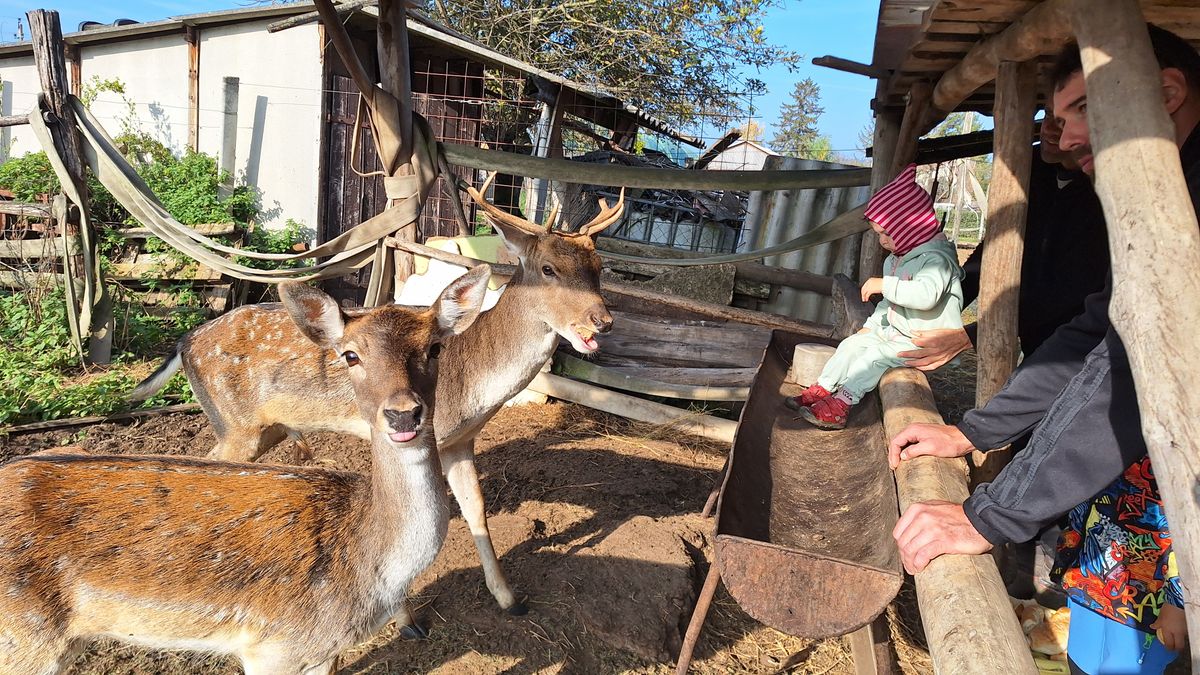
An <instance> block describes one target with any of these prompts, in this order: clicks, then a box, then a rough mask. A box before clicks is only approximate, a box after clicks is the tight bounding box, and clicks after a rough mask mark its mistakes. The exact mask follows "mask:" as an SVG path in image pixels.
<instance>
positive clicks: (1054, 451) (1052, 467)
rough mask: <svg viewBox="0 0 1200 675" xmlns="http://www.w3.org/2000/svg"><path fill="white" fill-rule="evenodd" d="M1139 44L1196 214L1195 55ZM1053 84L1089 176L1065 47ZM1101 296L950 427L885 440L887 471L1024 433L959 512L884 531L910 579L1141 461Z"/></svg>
mask: <svg viewBox="0 0 1200 675" xmlns="http://www.w3.org/2000/svg"><path fill="white" fill-rule="evenodd" d="M1150 38H1151V43H1152V45H1153V47H1154V53H1155V55H1156V57H1157V58H1158V62H1159V65H1160V66H1161V67H1162V83H1163V86H1162V91H1163V100H1164V104H1165V105H1166V109H1167V113H1168V114H1169V115H1170V117H1171V121H1172V123H1173V124H1174V126H1175V132H1176V138H1177V142H1178V143H1179V146H1180V159H1181V162H1182V165H1183V171H1184V176H1185V178H1186V180H1187V184H1188V188H1189V190H1190V192H1191V194H1192V199H1193V206H1196V207H1197V208H1198V210H1200V205H1197V204H1196V201H1197V197H1198V196H1200V132H1197V131H1196V129H1197V126H1198V123H1200V54H1197V53H1196V51H1195V50H1194V49H1193V48H1192V47H1191V46H1190V45H1188V43H1187V42H1185V41H1184V40H1182V39H1180V38H1179V37H1178V36H1176V35H1173V34H1171V33H1169V32H1167V31H1164V30H1161V29H1158V28H1155V27H1153V26H1152V27H1151V28H1150ZM1053 79H1054V82H1055V92H1054V112H1055V116H1056V117H1057V118H1058V119H1059V120H1062V122H1063V135H1062V141H1061V145H1062V148H1063V149H1064V150H1067V151H1070V152H1071V153H1072V154H1073V155H1074V157H1075V158H1076V159H1077V160H1078V161H1079V165H1080V168H1081V169H1082V170H1083V171H1084V172H1085V173H1088V174H1089V175H1090V174H1091V173H1092V168H1093V157H1092V151H1091V146H1090V143H1089V140H1088V126H1087V115H1086V113H1087V91H1086V85H1085V82H1084V79H1083V71H1082V67H1081V66H1080V62H1079V54H1078V50H1077V49H1072V50H1068V51H1067V52H1064V54H1063V55H1062V56H1061V57H1060V58H1059V62H1058V64H1057V65H1056V67H1055V69H1054V77H1053ZM1111 289H1112V279H1111V276H1110V278H1109V281H1108V283H1107V284H1106V286H1105V289H1104V290H1103V291H1101V292H1099V293H1096V294H1094V295H1092V296H1090V297H1089V298H1088V300H1087V302H1086V305H1085V310H1084V313H1083V314H1082V315H1080V316H1079V317H1077V318H1076V319H1075V320H1073V321H1072V322H1071V323H1069V324H1067V325H1066V326H1063V327H1061V328H1059V329H1058V330H1057V331H1056V332H1055V333H1054V335H1053V336H1052V337H1051V338H1050V339H1049V340H1048V341H1047V342H1046V343H1045V344H1044V345H1042V347H1041V348H1040V349H1038V350H1037V351H1036V352H1035V353H1034V354H1032V355H1031V356H1030V357H1029V358H1027V359H1026V360H1025V361H1024V362H1023V363H1022V364H1021V366H1020V368H1018V369H1017V371H1016V372H1015V373H1014V374H1013V376H1012V378H1011V379H1010V380H1009V382H1008V383H1007V384H1006V385H1005V387H1004V389H1003V390H1002V391H1001V392H1000V393H999V394H997V395H996V396H995V397H994V398H993V399H992V400H991V401H989V402H988V404H987V405H986V406H984V407H983V408H980V409H977V410H973V411H971V412H969V413H967V415H966V416H965V417H964V418H963V421H962V422H961V423H960V424H958V425H957V426H947V425H935V424H925V425H920V424H914V425H910V426H909V427H908V428H906V429H904V430H903V431H902V432H901V433H900V434H899V435H897V436H896V437H895V438H894V439H892V442H891V443H890V444H889V447H888V454H889V461H890V462H891V463H892V465H893V466H895V465H896V464H897V463H898V462H899V461H902V460H905V459H910V458H912V457H916V456H919V455H932V456H938V457H960V456H963V455H966V454H968V453H969V452H970V451H971V450H972V449H973V448H981V449H991V448H997V447H1002V446H1004V445H1006V444H1008V443H1010V442H1011V441H1013V440H1014V439H1016V438H1018V437H1020V436H1021V435H1022V434H1024V433H1025V432H1027V431H1029V430H1033V436H1032V438H1031V440H1030V442H1029V445H1028V446H1027V447H1026V448H1025V450H1024V451H1022V452H1020V453H1018V454H1017V455H1016V456H1015V457H1014V458H1013V461H1012V462H1011V463H1010V464H1009V465H1008V466H1007V467H1005V469H1004V470H1003V471H1002V472H1001V473H1000V475H999V476H998V477H997V478H996V480H995V481H994V482H992V483H986V484H983V485H980V486H979V487H978V488H976V490H975V492H974V493H973V494H972V495H971V497H970V498H969V499H967V501H966V502H965V503H963V504H962V505H959V504H952V503H949V502H922V503H919V504H914V505H913V506H911V507H910V508H909V509H908V510H907V511H905V513H904V515H903V516H902V517H901V518H900V522H898V523H897V524H896V528H895V530H894V532H893V534H894V536H895V537H896V542H897V544H898V545H899V547H900V554H901V559H902V560H903V562H904V566H905V568H906V569H908V570H909V571H910V572H913V573H915V572H919V571H920V570H922V569H924V568H925V566H926V565H928V564H929V561H930V560H932V559H933V558H936V557H937V556H940V555H943V554H946V553H967V554H977V553H983V552H985V551H988V550H990V549H991V548H992V547H993V546H996V545H999V544H1002V543H1007V542H1019V541H1025V540H1028V539H1030V538H1031V537H1033V536H1034V535H1035V534H1036V533H1037V532H1038V530H1040V529H1041V528H1043V527H1045V526H1046V525H1047V524H1048V523H1050V522H1053V521H1054V520H1055V519H1057V518H1058V517H1059V516H1060V515H1062V514H1063V513H1065V512H1067V511H1068V510H1070V509H1071V508H1072V507H1074V506H1075V505H1076V504H1078V503H1080V502H1082V501H1084V500H1085V499H1089V498H1091V497H1092V496H1094V495H1095V494H1097V493H1098V492H1100V491H1101V490H1102V489H1103V488H1104V487H1105V486H1107V485H1108V484H1109V483H1111V482H1112V481H1113V480H1114V479H1115V478H1116V477H1117V476H1119V475H1120V474H1121V472H1122V471H1124V469H1125V468H1126V467H1128V466H1129V465H1130V464H1132V463H1133V462H1135V461H1137V460H1138V459H1140V458H1141V457H1143V456H1145V455H1146V453H1147V449H1146V443H1145V440H1144V439H1143V438H1142V432H1141V424H1140V417H1139V414H1138V405H1137V398H1136V393H1135V390H1134V383H1133V373H1132V371H1131V369H1130V366H1129V359H1128V357H1127V355H1126V353H1125V348H1124V345H1123V344H1122V343H1121V338H1120V336H1119V335H1117V333H1116V331H1115V330H1114V329H1113V327H1112V324H1111V323H1110V322H1109V319H1108V304H1109V298H1110V296H1111Z"/></svg>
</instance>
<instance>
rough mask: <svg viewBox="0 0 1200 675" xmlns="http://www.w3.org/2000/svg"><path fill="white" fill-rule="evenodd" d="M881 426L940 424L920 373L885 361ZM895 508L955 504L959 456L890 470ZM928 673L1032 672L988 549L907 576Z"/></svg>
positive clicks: (961, 469) (963, 474)
mask: <svg viewBox="0 0 1200 675" xmlns="http://www.w3.org/2000/svg"><path fill="white" fill-rule="evenodd" d="M879 399H880V401H881V402H882V404H883V426H884V433H885V434H886V435H887V437H888V438H893V437H895V436H896V435H897V434H899V433H900V431H902V430H903V429H904V427H906V426H908V425H909V424H912V423H914V422H923V423H928V424H941V423H942V418H941V416H940V415H939V414H938V412H937V405H936V404H935V403H934V400H933V392H931V391H930V390H929V382H928V381H927V380H926V379H925V375H924V374H922V373H921V372H920V371H918V370H914V369H912V368H893V369H892V370H889V371H888V372H887V373H885V374H884V376H883V380H882V381H881V382H880V384H879ZM896 490H897V493H898V496H899V499H900V511H901V513H903V512H904V511H907V510H908V508H909V507H910V506H912V505H913V504H915V503H917V502H922V501H929V500H945V501H950V502H954V503H956V504H961V503H962V502H963V501H965V500H966V498H967V496H968V492H967V463H966V461H965V460H962V459H938V458H935V457H917V458H916V459H911V460H908V461H906V462H901V464H900V466H899V467H898V468H897V469H896ZM914 580H915V582H916V587H917V604H918V605H919V607H920V609H921V623H922V624H923V625H924V627H925V638H926V640H927V641H928V643H929V655H930V657H931V658H932V659H933V671H934V672H935V673H973V674H975V675H1036V673H1037V672H1038V671H1037V668H1036V667H1035V666H1034V664H1033V657H1032V655H1031V654H1030V653H1029V645H1028V644H1027V643H1026V642H1025V636H1024V634H1023V633H1022V631H1021V625H1020V624H1019V623H1018V622H1017V617H1016V614H1015V613H1014V612H1013V609H1012V606H1011V605H1010V604H1009V600H1008V593H1007V591H1006V590H1005V588H1004V582H1003V581H1002V580H1001V579H1000V572H999V570H997V569H996V561H995V559H994V558H992V556H990V555H986V554H985V555H943V556H940V557H938V558H934V559H933V561H931V562H930V563H929V566H928V567H926V568H925V569H924V570H923V571H921V572H919V573H917V574H916V576H915V577H914Z"/></svg>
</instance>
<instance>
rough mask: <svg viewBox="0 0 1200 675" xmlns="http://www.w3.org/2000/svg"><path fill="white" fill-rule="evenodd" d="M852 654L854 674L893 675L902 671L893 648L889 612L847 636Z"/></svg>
mask: <svg viewBox="0 0 1200 675" xmlns="http://www.w3.org/2000/svg"><path fill="white" fill-rule="evenodd" d="M846 639H847V641H848V642H849V643H850V656H851V658H853V659H854V675H892V673H898V672H900V664H898V663H896V654H895V652H894V651H893V650H892V645H891V632H890V631H889V626H888V617H887V612H884V613H883V614H880V615H879V616H877V617H876V618H875V620H874V621H872V622H871V623H869V624H867V625H865V626H863V627H862V628H859V629H858V630H856V631H854V632H853V633H850V634H849V635H847V636H846Z"/></svg>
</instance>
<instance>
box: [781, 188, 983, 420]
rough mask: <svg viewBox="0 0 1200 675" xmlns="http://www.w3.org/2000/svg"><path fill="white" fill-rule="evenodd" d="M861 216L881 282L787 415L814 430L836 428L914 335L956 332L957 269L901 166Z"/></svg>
mask: <svg viewBox="0 0 1200 675" xmlns="http://www.w3.org/2000/svg"><path fill="white" fill-rule="evenodd" d="M864 215H865V217H866V219H867V220H868V221H870V223H871V229H873V230H874V231H875V233H876V234H878V235H879V244H880V245H881V246H882V247H883V248H885V249H886V250H888V251H890V252H891V255H889V256H888V257H887V259H886V260H884V262H883V270H884V276H883V277H873V278H871V279H868V280H867V282H866V283H864V284H863V286H862V299H863V301H864V302H866V301H867V300H868V299H869V298H870V297H871V296H874V295H883V300H882V301H880V303H879V306H878V307H876V308H875V312H874V314H872V315H871V318H870V319H868V320H867V322H866V325H865V326H864V327H863V329H862V330H860V331H859V332H858V333H857V334H855V335H851V336H850V337H848V338H846V339H845V340H842V342H841V344H839V345H838V348H837V352H836V353H835V354H834V355H833V357H832V358H830V359H829V362H828V363H827V364H825V368H824V370H822V371H821V376H820V377H818V378H817V381H816V382H815V383H814V384H812V385H809V386H808V387H807V388H806V389H805V390H804V391H803V392H802V393H801V394H800V395H799V396H795V397H792V398H789V399H787V401H786V403H787V404H788V407H789V408H792V409H793V410H798V411H799V412H800V416H801V417H803V418H804V419H806V420H808V421H809V422H811V423H812V424H814V425H816V426H818V427H820V428H822V429H844V428H845V427H846V418H847V415H848V414H849V412H850V407H851V406H853V405H854V404H856V403H858V402H859V401H860V400H862V398H863V396H866V395H867V394H868V393H869V392H870V391H871V390H872V389H874V388H875V387H876V386H877V385H878V384H879V379H880V378H881V377H883V373H884V372H885V371H887V369H889V368H895V367H898V366H903V365H904V360H903V359H901V358H900V357H899V356H898V354H899V353H900V352H904V351H908V350H911V349H916V346H915V345H914V344H913V341H912V338H913V335H914V331H922V330H931V329H935V328H962V325H963V323H962V297H963V295H962V285H961V281H962V278H963V271H962V268H961V267H959V265H958V254H957V251H956V250H955V248H954V245H953V244H951V243H950V242H949V241H948V240H947V239H946V237H945V236H944V235H943V234H942V231H941V229H942V228H941V226H940V225H939V223H938V220H937V215H936V214H935V213H934V211H933V199H932V198H931V197H930V196H929V193H928V192H926V191H925V189H924V188H922V187H921V186H920V185H918V184H917V167H916V165H915V164H910V165H908V167H907V168H905V169H904V171H903V172H901V173H900V175H899V176H897V177H896V179H895V180H893V181H892V182H890V183H888V184H887V185H885V186H884V187H883V188H881V189H880V190H879V191H878V192H876V193H875V195H874V196H873V197H871V201H870V202H868V203H867V210H866V212H865V214H864Z"/></svg>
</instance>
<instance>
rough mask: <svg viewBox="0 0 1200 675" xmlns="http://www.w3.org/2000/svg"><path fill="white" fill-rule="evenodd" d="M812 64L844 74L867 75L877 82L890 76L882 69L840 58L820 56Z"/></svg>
mask: <svg viewBox="0 0 1200 675" xmlns="http://www.w3.org/2000/svg"><path fill="white" fill-rule="evenodd" d="M812 62H813V65H814V66H821V67H823V68H832V69H833V70H840V71H842V72H843V73H853V74H854V75H866V76H867V77H870V78H873V79H876V80H878V79H881V78H884V77H887V75H888V72H887V71H886V70H884V69H882V68H876V67H875V66H872V65H868V64H866V63H859V62H858V61H851V60H850V59H843V58H841V57H838V56H828V55H826V56H818V57H816V58H815V59H813V60H812Z"/></svg>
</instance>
